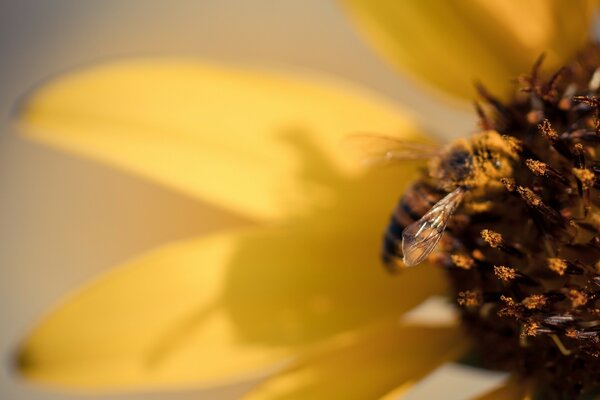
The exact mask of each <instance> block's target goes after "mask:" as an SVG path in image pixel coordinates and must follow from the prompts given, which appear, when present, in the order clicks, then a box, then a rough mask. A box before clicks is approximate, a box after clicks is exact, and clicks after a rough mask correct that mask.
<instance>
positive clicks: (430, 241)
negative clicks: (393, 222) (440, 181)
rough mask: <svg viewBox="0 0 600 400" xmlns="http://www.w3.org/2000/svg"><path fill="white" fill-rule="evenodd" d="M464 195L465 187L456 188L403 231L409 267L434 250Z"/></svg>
mask: <svg viewBox="0 0 600 400" xmlns="http://www.w3.org/2000/svg"><path fill="white" fill-rule="evenodd" d="M464 195H465V189H463V188H458V189H455V190H454V191H452V192H450V193H449V194H447V195H446V196H445V197H444V198H443V199H441V200H440V201H438V202H437V203H435V204H434V206H433V207H431V210H429V211H427V213H426V214H425V215H423V217H422V218H421V219H420V220H418V221H416V222H414V223H412V224H410V225H409V226H407V227H406V228H405V229H404V230H403V231H402V254H403V255H404V264H405V265H406V266H407V267H412V266H414V265H417V264H419V263H421V262H422V261H423V260H425V258H427V256H428V255H429V254H430V253H431V252H432V251H433V249H434V248H435V246H436V245H437V243H438V242H439V240H440V238H441V237H442V234H443V233H444V229H446V225H447V224H448V220H449V219H450V216H452V214H453V213H454V211H455V210H456V208H457V207H458V205H459V204H460V202H461V201H462V199H463V197H464Z"/></svg>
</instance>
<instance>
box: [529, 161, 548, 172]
mask: <svg viewBox="0 0 600 400" xmlns="http://www.w3.org/2000/svg"><path fill="white" fill-rule="evenodd" d="M525 165H527V168H529V169H530V170H531V172H533V173H534V174H536V175H537V176H544V175H545V174H546V171H547V170H548V165H547V164H546V163H543V162H541V161H538V160H532V159H531V158H529V159H527V160H526V161H525Z"/></svg>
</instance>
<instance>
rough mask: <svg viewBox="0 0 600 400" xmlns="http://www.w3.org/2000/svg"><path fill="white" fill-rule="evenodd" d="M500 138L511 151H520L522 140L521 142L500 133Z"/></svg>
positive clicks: (521, 149)
mask: <svg viewBox="0 0 600 400" xmlns="http://www.w3.org/2000/svg"><path fill="white" fill-rule="evenodd" d="M502 139H504V141H505V142H506V144H507V145H508V147H509V148H510V150H511V151H512V152H513V153H517V154H519V153H520V152H521V151H523V142H521V141H520V140H519V139H517V138H515V137H514V136H509V135H502Z"/></svg>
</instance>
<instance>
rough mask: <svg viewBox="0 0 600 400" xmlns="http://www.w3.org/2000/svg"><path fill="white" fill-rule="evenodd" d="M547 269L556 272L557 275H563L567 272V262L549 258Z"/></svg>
mask: <svg viewBox="0 0 600 400" xmlns="http://www.w3.org/2000/svg"><path fill="white" fill-rule="evenodd" d="M548 268H550V270H552V271H554V272H556V273H557V274H558V275H564V274H565V271H566V270H567V262H566V261H565V260H561V259H560V258H549V259H548Z"/></svg>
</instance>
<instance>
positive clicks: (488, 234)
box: [481, 229, 502, 248]
mask: <svg viewBox="0 0 600 400" xmlns="http://www.w3.org/2000/svg"><path fill="white" fill-rule="evenodd" d="M481 237H482V238H483V240H485V241H486V243H487V244H489V245H490V247H492V248H496V247H498V246H500V245H501V244H502V235H501V234H499V233H498V232H494V231H492V230H489V229H484V230H482V231H481Z"/></svg>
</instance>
